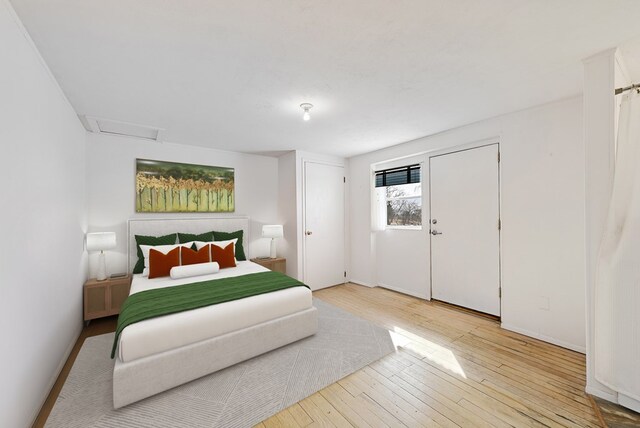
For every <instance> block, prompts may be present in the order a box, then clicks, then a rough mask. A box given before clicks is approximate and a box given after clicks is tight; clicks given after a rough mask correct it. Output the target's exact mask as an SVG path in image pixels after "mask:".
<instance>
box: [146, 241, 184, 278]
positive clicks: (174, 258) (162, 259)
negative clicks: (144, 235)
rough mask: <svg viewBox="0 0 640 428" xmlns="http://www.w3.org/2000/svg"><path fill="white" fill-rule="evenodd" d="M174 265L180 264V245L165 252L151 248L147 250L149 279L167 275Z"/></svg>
mask: <svg viewBox="0 0 640 428" xmlns="http://www.w3.org/2000/svg"><path fill="white" fill-rule="evenodd" d="M174 266H180V247H176V248H174V249H173V250H171V251H169V252H168V253H167V254H162V253H161V252H160V251H158V250H154V249H153V248H152V249H151V250H149V279H153V278H160V277H161V276H169V273H170V272H171V268H172V267H174Z"/></svg>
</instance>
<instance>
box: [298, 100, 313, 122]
mask: <svg viewBox="0 0 640 428" xmlns="http://www.w3.org/2000/svg"><path fill="white" fill-rule="evenodd" d="M312 107H313V104H309V103H302V104H300V108H301V109H302V110H304V114H303V115H302V119H304V120H305V121H307V120H309V119H311V114H309V110H311V108H312Z"/></svg>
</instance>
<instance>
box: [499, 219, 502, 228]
mask: <svg viewBox="0 0 640 428" xmlns="http://www.w3.org/2000/svg"><path fill="white" fill-rule="evenodd" d="M498 230H502V220H500V219H498Z"/></svg>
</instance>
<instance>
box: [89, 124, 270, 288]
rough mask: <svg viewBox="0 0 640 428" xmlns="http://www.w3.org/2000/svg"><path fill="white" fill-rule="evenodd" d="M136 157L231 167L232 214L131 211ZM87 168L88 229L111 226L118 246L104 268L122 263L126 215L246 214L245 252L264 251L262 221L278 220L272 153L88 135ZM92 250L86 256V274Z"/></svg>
mask: <svg viewBox="0 0 640 428" xmlns="http://www.w3.org/2000/svg"><path fill="white" fill-rule="evenodd" d="M136 158H141V159H153V160H164V161H172V162H183V163H195V164H204V165H215V166H224V167H231V168H235V192H236V211H235V213H233V214H226V213H225V214H215V213H209V214H180V213H168V214H150V213H142V214H137V213H136V212H135V168H136ZM87 171H88V174H87V175H88V186H89V229H90V231H114V232H116V235H117V236H116V239H117V242H118V247H117V248H116V249H115V250H114V251H109V252H108V253H107V271H108V272H109V273H113V272H124V271H125V270H126V268H127V220H128V219H130V218H134V217H137V218H151V217H170V218H176V217H196V216H220V217H224V216H225V215H248V216H249V217H250V219H251V242H250V243H249V256H250V257H258V256H268V255H269V240H267V239H263V238H262V237H261V233H262V225H263V224H273V223H276V222H277V219H278V160H277V159H276V158H272V157H266V156H258V155H250V154H244V153H237V152H227V151H221V150H213V149H207V148H203V147H196V146H187V145H181V144H171V143H158V142H153V141H146V140H140V139H135V138H128V137H112V136H106V135H98V134H88V145H87ZM96 257H97V255H96V254H92V255H91V257H90V276H93V275H94V273H95V266H96V263H95V261H96Z"/></svg>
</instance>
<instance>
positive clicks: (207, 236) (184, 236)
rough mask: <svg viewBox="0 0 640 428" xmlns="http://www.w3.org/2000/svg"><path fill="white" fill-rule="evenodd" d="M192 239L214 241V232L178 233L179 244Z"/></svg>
mask: <svg viewBox="0 0 640 428" xmlns="http://www.w3.org/2000/svg"><path fill="white" fill-rule="evenodd" d="M191 241H203V242H211V241H213V232H205V233H202V234H200V235H196V234H195V233H178V243H179V244H184V243H185V242H191Z"/></svg>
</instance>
